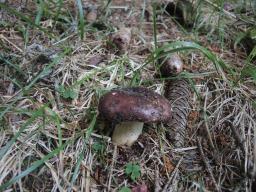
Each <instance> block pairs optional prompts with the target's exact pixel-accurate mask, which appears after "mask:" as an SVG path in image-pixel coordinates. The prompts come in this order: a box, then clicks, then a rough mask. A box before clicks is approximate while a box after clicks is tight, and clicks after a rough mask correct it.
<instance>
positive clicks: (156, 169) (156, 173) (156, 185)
mask: <svg viewBox="0 0 256 192" xmlns="http://www.w3.org/2000/svg"><path fill="white" fill-rule="evenodd" d="M160 190H161V187H160V182H159V171H158V167H156V168H155V190H154V192H159V191H160Z"/></svg>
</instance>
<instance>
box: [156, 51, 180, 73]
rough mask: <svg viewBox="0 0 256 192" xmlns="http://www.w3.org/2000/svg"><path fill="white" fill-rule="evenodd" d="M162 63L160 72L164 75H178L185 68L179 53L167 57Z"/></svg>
mask: <svg viewBox="0 0 256 192" xmlns="http://www.w3.org/2000/svg"><path fill="white" fill-rule="evenodd" d="M160 65H161V66H160V72H161V75H162V76H163V77H169V76H173V75H177V74H179V73H180V72H182V70H183V61H182V60H181V58H180V56H179V55H178V54H177V53H173V54H171V55H169V56H168V57H166V58H165V59H164V60H163V61H162V62H161V63H160Z"/></svg>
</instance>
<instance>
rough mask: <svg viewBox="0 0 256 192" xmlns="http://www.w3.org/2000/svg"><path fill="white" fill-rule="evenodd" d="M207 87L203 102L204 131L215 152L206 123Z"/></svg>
mask: <svg viewBox="0 0 256 192" xmlns="http://www.w3.org/2000/svg"><path fill="white" fill-rule="evenodd" d="M208 92H209V91H208V87H207V89H206V92H205V100H204V112H203V113H204V115H203V116H204V123H205V129H206V132H207V136H208V139H209V141H210V146H211V148H212V149H214V150H215V147H214V144H213V141H212V137H211V133H210V129H209V126H208V123H207V118H206V108H207V107H206V105H207V99H208Z"/></svg>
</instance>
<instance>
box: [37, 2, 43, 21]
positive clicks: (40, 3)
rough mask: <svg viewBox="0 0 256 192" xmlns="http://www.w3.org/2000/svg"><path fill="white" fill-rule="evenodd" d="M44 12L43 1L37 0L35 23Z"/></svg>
mask: <svg viewBox="0 0 256 192" xmlns="http://www.w3.org/2000/svg"><path fill="white" fill-rule="evenodd" d="M43 13H44V2H43V1H42V0H39V4H38V5H37V15H36V19H35V24H36V25H39V23H40V21H41V18H42V16H43Z"/></svg>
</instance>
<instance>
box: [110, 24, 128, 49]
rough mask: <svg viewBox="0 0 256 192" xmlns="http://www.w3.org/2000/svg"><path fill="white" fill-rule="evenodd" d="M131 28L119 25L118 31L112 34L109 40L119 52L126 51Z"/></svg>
mask: <svg viewBox="0 0 256 192" xmlns="http://www.w3.org/2000/svg"><path fill="white" fill-rule="evenodd" d="M131 36H132V34H131V29H130V28H127V27H121V28H120V29H119V31H118V32H116V33H115V34H113V35H112V37H111V41H112V43H113V45H114V46H115V47H116V48H117V49H118V51H119V52H120V53H122V52H125V51H127V49H128V48H129V45H130V41H131Z"/></svg>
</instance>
